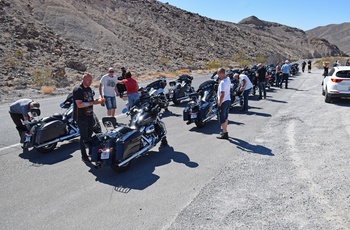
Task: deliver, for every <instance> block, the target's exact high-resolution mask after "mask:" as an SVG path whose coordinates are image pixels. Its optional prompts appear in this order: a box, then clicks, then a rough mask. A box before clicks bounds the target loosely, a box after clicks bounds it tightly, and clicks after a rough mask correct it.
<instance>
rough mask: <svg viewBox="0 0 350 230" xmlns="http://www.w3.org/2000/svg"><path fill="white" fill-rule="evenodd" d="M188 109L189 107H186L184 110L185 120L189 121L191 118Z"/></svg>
mask: <svg viewBox="0 0 350 230" xmlns="http://www.w3.org/2000/svg"><path fill="white" fill-rule="evenodd" d="M188 110H189V107H186V108H185V109H184V110H183V116H182V117H183V120H184V121H188V120H189V116H188Z"/></svg>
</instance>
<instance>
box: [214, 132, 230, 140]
mask: <svg viewBox="0 0 350 230" xmlns="http://www.w3.org/2000/svg"><path fill="white" fill-rule="evenodd" d="M216 138H217V139H224V140H227V139H228V133H222V134H221V135H220V136H218V137H216Z"/></svg>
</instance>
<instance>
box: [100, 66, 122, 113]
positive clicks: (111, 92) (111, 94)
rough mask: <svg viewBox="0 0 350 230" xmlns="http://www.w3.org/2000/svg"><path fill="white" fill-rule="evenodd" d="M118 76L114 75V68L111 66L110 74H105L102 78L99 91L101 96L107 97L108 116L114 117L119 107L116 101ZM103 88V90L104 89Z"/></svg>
mask: <svg viewBox="0 0 350 230" xmlns="http://www.w3.org/2000/svg"><path fill="white" fill-rule="evenodd" d="M117 81H118V78H117V76H115V75H114V69H113V68H109V69H108V74H106V75H104V76H103V77H102V78H101V80H100V86H99V91H100V95H101V97H103V98H104V99H105V104H106V107H107V116H111V117H114V115H115V109H116V108H117V102H116V86H117ZM102 88H103V91H102Z"/></svg>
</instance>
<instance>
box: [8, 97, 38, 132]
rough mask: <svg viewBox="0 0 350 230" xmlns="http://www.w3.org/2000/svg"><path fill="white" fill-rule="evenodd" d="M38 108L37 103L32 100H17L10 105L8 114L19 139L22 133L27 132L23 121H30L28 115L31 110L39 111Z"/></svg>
mask: <svg viewBox="0 0 350 230" xmlns="http://www.w3.org/2000/svg"><path fill="white" fill-rule="evenodd" d="M39 107H40V104H39V102H36V101H33V100H32V99H19V100H17V101H15V102H14V103H12V104H11V105H10V111H9V113H10V116H11V118H12V121H13V123H15V125H16V129H17V131H18V133H19V136H20V137H21V135H22V132H24V131H27V128H26V126H25V125H24V124H23V121H28V120H31V119H32V118H31V117H30V116H29V115H28V113H29V112H30V110H31V109H39Z"/></svg>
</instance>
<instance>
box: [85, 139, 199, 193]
mask: <svg viewBox="0 0 350 230" xmlns="http://www.w3.org/2000/svg"><path fill="white" fill-rule="evenodd" d="M172 162H176V163H179V164H183V165H185V166H187V167H189V168H196V167H198V163H196V162H193V161H191V160H190V159H189V157H188V156H187V155H186V154H185V153H182V152H178V151H175V150H174V148H173V147H170V146H167V147H159V151H158V152H155V151H150V152H148V153H147V155H144V156H141V157H139V158H137V159H135V160H133V161H132V164H131V165H130V168H129V169H128V170H127V171H126V172H123V173H118V172H115V171H114V170H112V168H111V167H109V166H106V167H103V168H99V169H96V168H95V167H94V166H93V165H92V164H89V166H90V170H89V172H90V173H92V174H93V175H94V176H96V179H95V180H96V181H97V182H100V183H104V184H107V185H111V186H113V187H115V190H116V191H118V192H123V193H128V192H129V191H130V190H143V189H146V188H147V187H149V186H151V185H152V184H154V183H155V182H156V181H157V180H158V179H159V178H160V177H159V176H158V175H156V174H154V173H153V172H154V170H155V168H156V167H159V166H163V165H166V164H170V163H172ZM174 177H176V175H174Z"/></svg>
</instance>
